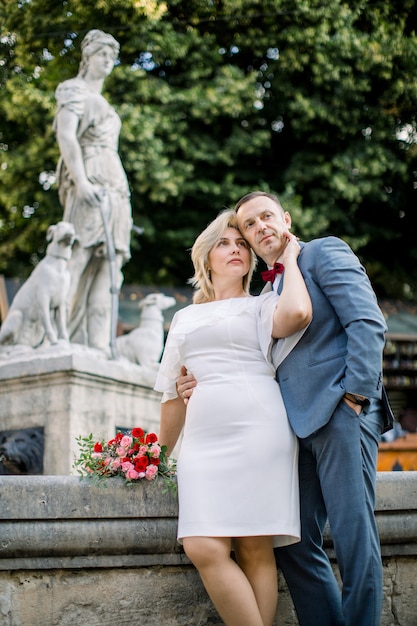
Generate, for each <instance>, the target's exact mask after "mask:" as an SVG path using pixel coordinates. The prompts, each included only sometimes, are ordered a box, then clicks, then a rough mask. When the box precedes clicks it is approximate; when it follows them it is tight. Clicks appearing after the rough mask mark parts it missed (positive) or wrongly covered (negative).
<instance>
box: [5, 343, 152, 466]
mask: <svg viewBox="0 0 417 626" xmlns="http://www.w3.org/2000/svg"><path fill="white" fill-rule="evenodd" d="M156 370H157V366H155V367H150V366H149V367H147V368H145V367H142V366H140V365H135V364H133V363H130V362H128V361H127V360H125V361H112V360H107V359H105V358H103V356H102V354H96V352H95V351H93V350H91V349H88V348H86V347H84V346H75V344H74V345H71V346H70V347H62V346H58V347H54V346H51V347H49V348H47V349H42V350H41V349H38V350H32V351H31V353H29V354H28V353H24V354H22V355H21V356H20V358H19V356H18V355H15V357H14V358H11V357H10V358H8V359H7V360H3V359H1V358H0V431H3V430H12V429H21V428H33V427H43V428H44V434H45V443H44V463H43V473H44V474H45V475H68V474H70V473H71V471H72V464H73V462H74V457H75V456H77V455H78V452H79V451H78V446H77V443H76V438H77V437H78V436H80V435H82V436H86V435H88V434H89V433H93V434H94V435H95V436H96V437H103V438H108V439H110V438H111V437H113V436H114V435H115V432H116V428H117V427H120V428H132V427H135V426H140V427H142V428H146V429H147V430H158V427H159V414H160V398H161V394H160V393H157V392H156V391H153V389H151V388H149V386H152V384H153V380H154V378H155V376H156Z"/></svg>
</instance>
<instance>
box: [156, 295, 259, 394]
mask: <svg viewBox="0 0 417 626" xmlns="http://www.w3.org/2000/svg"><path fill="white" fill-rule="evenodd" d="M246 300H247V299H246V298H243V299H242V304H241V308H242V310H243V309H244V302H245V301H246ZM231 311H232V309H231V301H230V300H224V301H223V302H222V303H221V304H220V305H219V302H208V303H206V304H194V305H190V306H188V307H185V308H184V309H181V310H180V311H177V313H175V315H174V317H173V318H172V322H171V326H170V329H169V333H168V337H167V340H166V343H165V348H164V353H163V355H162V360H161V365H160V368H159V372H158V375H157V378H156V382H155V386H154V389H155V391H161V392H162V394H163V395H162V399H161V402H167V400H173V399H174V398H176V397H177V396H178V394H177V387H176V382H177V380H178V377H179V376H180V374H181V366H182V365H184V357H183V353H182V346H183V344H184V341H185V337H186V335H189V334H190V333H193V332H194V331H195V330H197V329H198V328H201V327H202V326H214V325H215V324H217V323H218V322H219V321H220V320H221V319H224V318H225V317H227V316H228V315H230V314H231ZM233 314H234V315H235V314H236V308H234V309H233Z"/></svg>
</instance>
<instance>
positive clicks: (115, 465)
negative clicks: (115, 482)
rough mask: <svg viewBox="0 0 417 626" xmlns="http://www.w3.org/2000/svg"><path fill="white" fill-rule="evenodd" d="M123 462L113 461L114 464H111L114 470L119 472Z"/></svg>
mask: <svg viewBox="0 0 417 626" xmlns="http://www.w3.org/2000/svg"><path fill="white" fill-rule="evenodd" d="M121 464H122V462H121V460H120V459H113V462H112V464H111V467H112V469H114V470H118V469H119V467H120V466H121Z"/></svg>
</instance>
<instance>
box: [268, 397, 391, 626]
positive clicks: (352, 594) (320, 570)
mask: <svg viewBox="0 0 417 626" xmlns="http://www.w3.org/2000/svg"><path fill="white" fill-rule="evenodd" d="M382 428H383V417H382V411H381V402H380V401H379V400H372V401H371V404H370V406H369V407H367V408H365V409H364V410H363V411H362V412H361V413H360V415H359V416H358V415H356V413H355V411H353V410H352V409H351V408H350V407H349V406H348V405H347V404H346V403H345V402H344V401H343V400H342V401H341V402H340V404H339V405H338V406H337V408H336V411H335V412H334V414H333V416H332V417H331V419H330V421H329V422H328V423H327V424H326V425H325V426H323V427H322V428H321V429H320V430H318V431H317V432H315V433H313V434H312V435H311V436H309V437H306V438H304V439H299V443H300V457H299V467H300V501H301V533H302V539H301V542H300V543H298V544H294V545H292V546H288V547H286V548H278V549H277V550H276V557H277V563H278V565H279V566H280V568H281V569H282V571H283V573H284V576H285V578H286V581H287V584H288V587H289V589H290V593H291V596H292V598H293V601H294V605H295V608H296V612H297V616H298V619H299V623H300V626H379V624H380V615H381V607H382V563H381V556H380V544H379V537H378V530H377V526H376V522H375V517H374V508H375V482H376V466H377V454H378V444H379V441H380V436H381V432H382ZM327 519H328V520H329V524H330V530H331V534H332V538H333V543H334V548H335V552H336V557H337V562H338V566H339V570H340V576H341V580H342V589H341V590H340V589H339V586H338V584H337V581H336V578H335V576H334V574H333V571H332V568H331V565H330V562H329V559H328V557H327V555H326V552H325V551H324V549H323V545H322V543H323V541H322V537H323V530H324V527H325V524H326V521H327Z"/></svg>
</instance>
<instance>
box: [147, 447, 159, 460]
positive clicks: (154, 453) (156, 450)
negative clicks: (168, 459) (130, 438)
mask: <svg viewBox="0 0 417 626" xmlns="http://www.w3.org/2000/svg"><path fill="white" fill-rule="evenodd" d="M149 452H150V453H151V455H152V456H153V457H154V458H155V459H158V458H159V455H160V454H161V448H160V447H159V445H158V444H155V445H153V446H151V449H150V450H149Z"/></svg>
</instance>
